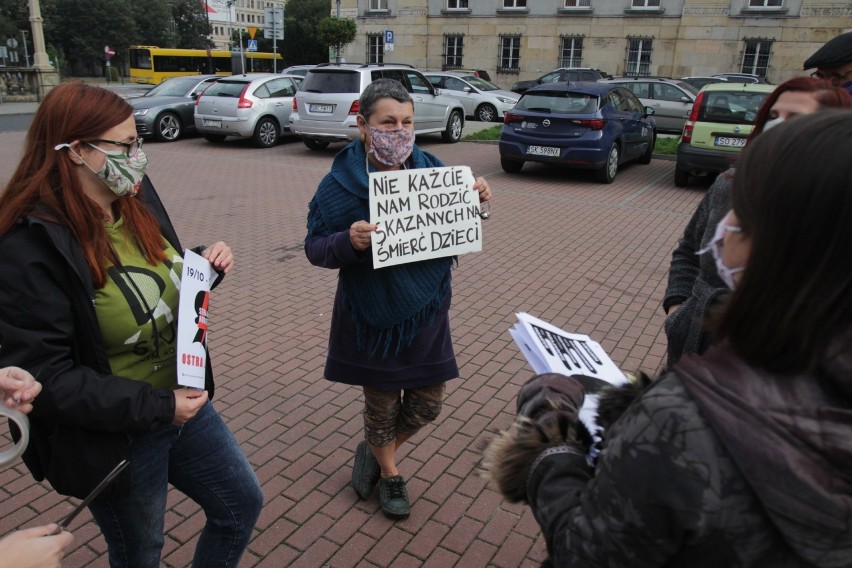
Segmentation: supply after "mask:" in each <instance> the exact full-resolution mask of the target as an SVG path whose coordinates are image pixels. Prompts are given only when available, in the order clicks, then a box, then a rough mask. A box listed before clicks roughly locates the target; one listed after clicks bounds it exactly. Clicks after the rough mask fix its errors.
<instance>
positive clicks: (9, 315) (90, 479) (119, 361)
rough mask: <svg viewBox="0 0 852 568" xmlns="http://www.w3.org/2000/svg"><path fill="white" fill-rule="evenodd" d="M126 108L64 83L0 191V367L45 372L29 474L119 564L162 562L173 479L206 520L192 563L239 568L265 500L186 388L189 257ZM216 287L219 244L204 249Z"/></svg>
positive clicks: (224, 263) (108, 95)
mask: <svg viewBox="0 0 852 568" xmlns="http://www.w3.org/2000/svg"><path fill="white" fill-rule="evenodd" d="M141 146H142V140H141V139H140V138H139V137H138V136H137V134H136V125H135V122H134V120H133V109H132V107H131V106H130V105H129V104H128V103H127V102H126V101H124V100H123V99H121V97H119V96H117V95H116V94H114V93H112V92H110V91H107V90H105V89H102V88H99V87H94V86H89V85H84V84H80V83H66V84H63V85H60V86H59V87H57V88H55V89H54V90H53V91H51V92H50V93H49V94H48V95H47V96H46V97H45V99H44V101H43V102H42V103H41V105H40V106H39V110H38V112H37V113H36V115H35V117H34V120H33V123H32V126H31V127H30V130H29V133H28V134H27V140H26V145H25V148H24V152H23V157H22V159H21V162H20V164H19V165H18V168H17V170H16V171H15V173H14V174H13V175H12V178H11V180H10V181H9V183H8V185H7V186H6V188H5V190H4V191H3V193H2V194H0V345H2V349H0V366H6V365H16V366H19V367H22V368H24V369H26V370H27V371H29V372H30V373H32V374H33V375H34V376H36V377H38V380H39V382H40V383H42V385H43V389H42V392H41V395H40V396H39V398H38V400H37V401H35V403H34V404H33V409H32V412H31V414H30V423H31V432H30V444H29V447H28V448H27V450H26V452H25V453H24V462H25V463H26V465H27V467H28V468H29V470H30V471H31V472H32V474H33V476H34V477H35V478H36V479H37V480H39V481H41V480H42V479H45V478H47V480H48V481H49V482H50V483H51V485H52V486H53V487H54V489H56V490H57V491H58V492H59V493H61V494H63V495H70V496H74V497H77V498H84V497H85V496H86V495H87V494H88V493H89V491H91V490H92V489H93V488H94V487H95V486H96V485H97V484H98V482H99V481H100V480H101V479H102V478H103V477H104V476H105V475H106V474H107V473H108V472H109V471H110V470H111V469H112V468H113V467H114V466H115V465H116V464H117V463H118V462H119V461H121V460H123V459H128V460H129V462H130V466H129V467H128V468H127V469H126V470H125V473H124V474H122V475H121V476H120V477H119V478H118V479H116V481H115V482H114V483H113V484H112V485H111V486H110V488H109V489H108V490H107V491H106V492H105V494H102V495H101V497H99V498H97V499H96V500H95V501H93V502H92V504H91V505H90V506H89V508H90V510H91V512H92V515H93V516H94V518H95V521H96V522H97V524H98V525H99V526H100V528H101V531H102V532H103V534H104V538H105V539H106V542H107V546H108V548H109V560H110V565H111V566H152V567H155V566H159V563H160V556H161V553H162V547H163V542H164V538H163V526H164V516H165V508H166V495H167V491H168V485H169V483H171V484H172V485H174V486H175V487H176V488H177V489H179V490H180V491H182V492H183V493H185V494H186V495H188V496H189V497H190V498H191V499H193V500H194V501H196V502H197V503H198V504H199V505H200V506H201V507H202V509H203V510H204V512H205V515H206V517H207V523H206V525H205V527H204V530H203V531H202V533H201V537H200V538H199V541H198V545H197V548H196V552H195V558H194V562H193V564H194V565H196V566H236V565H237V563H238V562H239V559H240V556H241V554H242V552H243V550H244V549H245V546H246V545H247V544H248V540H249V537H250V536H251V532H252V529H253V528H254V524H255V521H256V520H257V517H258V515H259V513H260V508H261V506H262V502H263V496H262V493H261V491H260V486H259V484H258V482H257V478H256V477H255V475H254V472H253V471H252V468H251V466H250V465H249V463H248V460H247V459H246V457H245V455H244V454H243V453H242V451H241V450H240V447H239V445H238V444H237V442H236V441H235V440H234V437H233V436H232V435H231V433H230V432H229V431H228V429H227V427H226V426H225V424H224V422H223V421H222V419H221V418H220V417H219V415H218V414H217V412H216V411H215V410H214V409H213V406H212V404H211V403H210V401H209V400H208V397H212V394H213V376H212V371H211V368H210V366H209V358H208V366H207V369H206V380H205V389H204V390H196V389H188V388H178V385H177V362H176V357H175V353H176V349H175V347H176V345H175V343H176V336H177V334H176V323H177V308H178V298H179V285H180V276H181V268H182V260H181V253H182V251H183V248H182V247H181V245H180V242H179V241H178V238H177V235H176V233H175V230H174V227H173V226H172V223H171V221H170V220H169V217H168V215H167V213H166V211H165V209H164V208H163V204H162V202H161V201H160V199H159V197H158V196H157V193H156V192H155V191H154V187H153V186H152V185H151V183H150V181H149V179H148V178H147V176H146V175H145V171H146V169H147V165H148V160H147V158H146V156H145V153H144V152H143V151H142V149H141ZM196 252H199V253H200V254H202V255H203V256H204V257H205V258H206V259H207V260H208V261H210V263H211V264H212V266H213V267H214V269H216V270H217V272H219V275H220V277H221V276H222V275H223V274H224V273H226V272H228V271H230V270H231V268H232V267H233V262H234V261H233V255H232V254H231V249H230V248H229V247H228V246H227V245H226V244H225V243H223V242H217V243H215V244H213V245H211V246H210V247H206V248H205V247H199V248H197V249H196Z"/></svg>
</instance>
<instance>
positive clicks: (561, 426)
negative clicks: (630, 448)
mask: <svg viewBox="0 0 852 568" xmlns="http://www.w3.org/2000/svg"><path fill="white" fill-rule="evenodd" d="M584 397H585V392H584V389H583V385H582V384H581V383H580V381H579V380H578V379H577V378H575V377H569V376H567V375H560V374H557V373H544V374H541V375H535V376H534V377H533V378H532V379H530V380H529V381H527V382H526V384H524V386H523V387H521V390H520V392H519V393H518V418H517V420H516V421H515V425H514V427H513V428H512V429H511V430H509V431H508V432H501V433H500V435H499V436H498V437H497V438H495V439H493V440H492V441H491V442H490V443H489V445H488V447H487V448H486V449H485V454H484V456H483V460H482V469H483V470H484V476H485V477H486V478H487V479H489V480H490V481H491V482H492V483H493V484H494V485H495V486H496V487H497V489H498V490H499V491H500V493H502V494H503V496H504V497H506V498H507V499H508V500H509V501H512V502H518V501H526V499H527V488H526V482H527V477H528V476H529V472H530V466H531V465H532V464H533V462H534V461H535V459H536V458H537V457H538V456H539V454H541V452H543V451H544V450H546V449H547V448H550V447H553V446H558V445H562V444H570V445H572V446H576V448H577V450H578V451H579V452H581V453H584V454H585V453H586V452H587V451H588V449H589V447H590V445H591V443H592V437H591V436H590V435H589V432H588V430H586V427H585V426H583V424H582V422H580V419H579V417H578V412H579V410H580V407H581V406H582V405H583V399H584Z"/></svg>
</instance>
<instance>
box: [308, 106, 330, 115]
mask: <svg viewBox="0 0 852 568" xmlns="http://www.w3.org/2000/svg"><path fill="white" fill-rule="evenodd" d="M311 112H325V113H330V112H334V105H311Z"/></svg>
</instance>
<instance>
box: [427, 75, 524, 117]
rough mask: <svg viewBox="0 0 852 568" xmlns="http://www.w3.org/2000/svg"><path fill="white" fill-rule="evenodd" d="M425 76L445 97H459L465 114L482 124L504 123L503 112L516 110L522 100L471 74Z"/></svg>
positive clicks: (518, 96) (510, 92)
mask: <svg viewBox="0 0 852 568" xmlns="http://www.w3.org/2000/svg"><path fill="white" fill-rule="evenodd" d="M423 75H425V76H426V78H427V79H429V82H430V83H432V84H433V85H435V86H436V87H438V88H439V89H441V92H442V93H443V94H445V95H447V96H452V97H456V98H458V100H459V101H460V102H461V104H462V106H463V107H464V112H465V114H466V115H467V116H472V117H473V118H474V120H479V121H481V122H494V121H495V120H503V113H505V112H506V111H509V110H512V107H514V106H515V103H517V102H518V99H519V98H521V96H520V95H519V94H517V93H513V92H512V91H504V90H503V89H501V88H500V87H498V86H497V85H495V84H494V83H489V82H488V81H486V80H485V79H480V78H479V77H477V76H476V75H472V74H470V73H459V72H457V71H441V72H440V73H439V72H437V71H426V72H424V73H423Z"/></svg>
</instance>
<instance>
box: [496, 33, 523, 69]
mask: <svg viewBox="0 0 852 568" xmlns="http://www.w3.org/2000/svg"><path fill="white" fill-rule="evenodd" d="M520 59H521V36H519V35H516V36H500V54H499V62H500V64H499V71H508V72H518V71H519V70H520Z"/></svg>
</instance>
